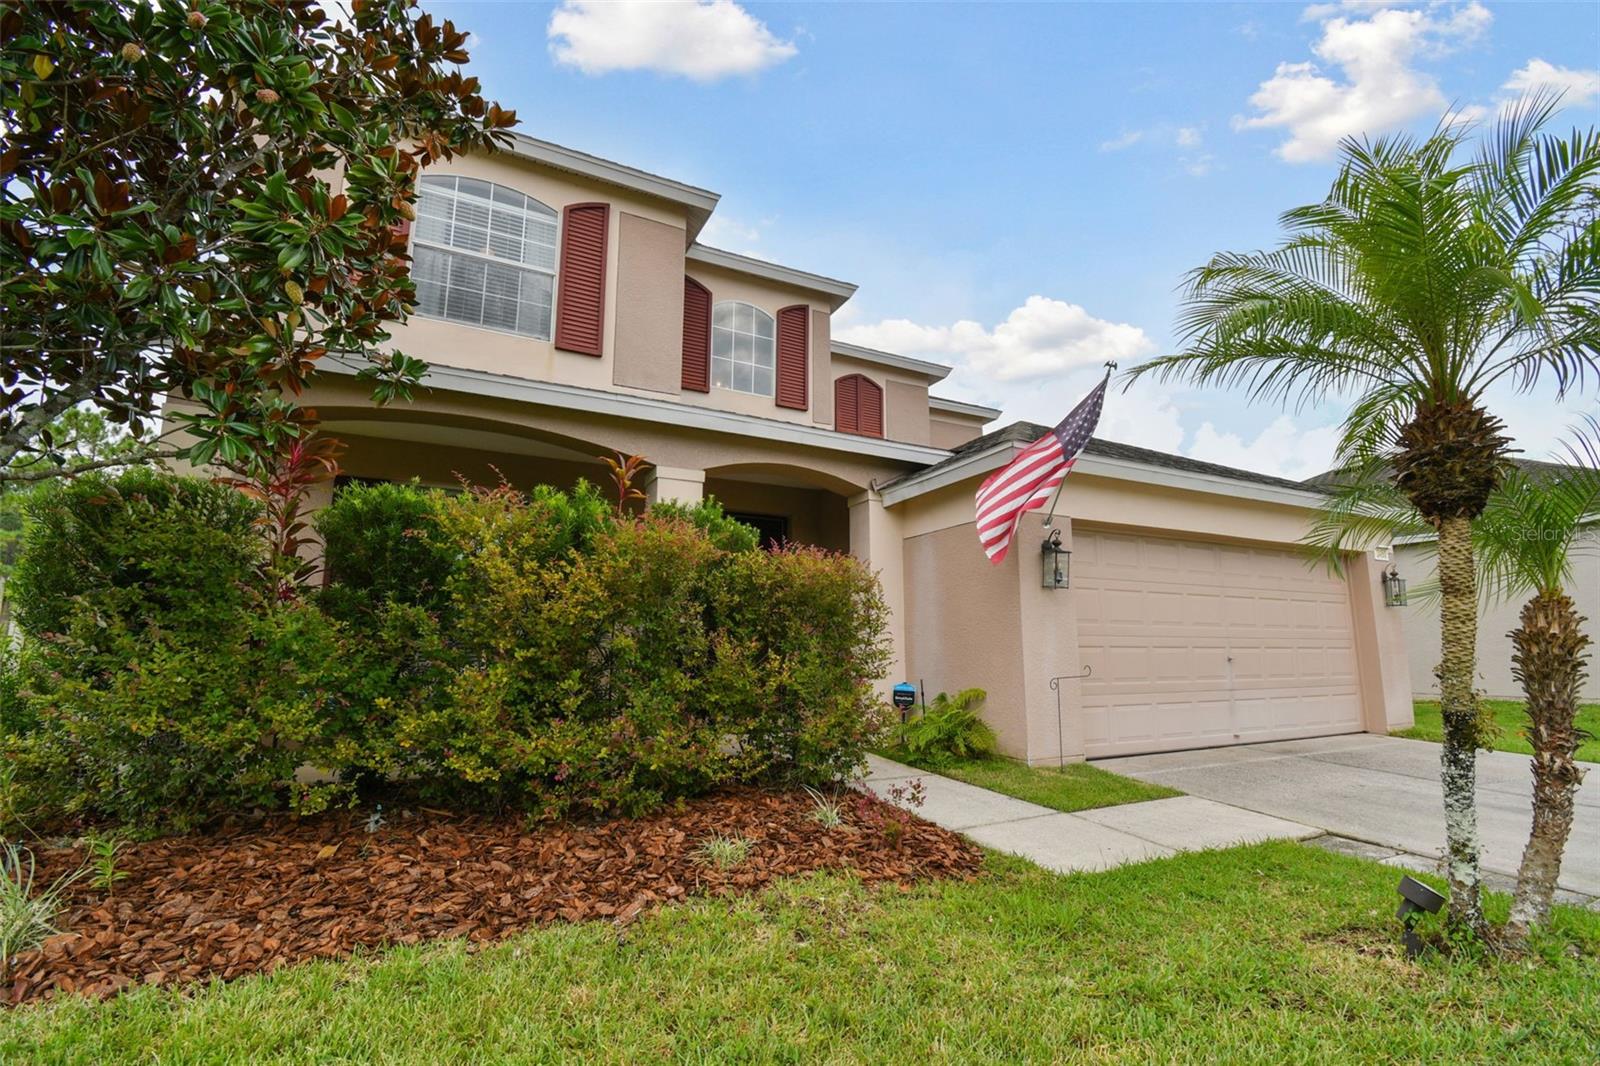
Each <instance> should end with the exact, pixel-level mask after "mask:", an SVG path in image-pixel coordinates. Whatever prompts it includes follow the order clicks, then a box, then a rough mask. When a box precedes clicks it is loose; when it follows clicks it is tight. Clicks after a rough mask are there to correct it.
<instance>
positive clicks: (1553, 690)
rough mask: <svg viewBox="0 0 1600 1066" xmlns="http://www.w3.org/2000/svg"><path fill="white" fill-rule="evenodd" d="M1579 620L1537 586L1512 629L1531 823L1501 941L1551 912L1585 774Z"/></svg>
mask: <svg viewBox="0 0 1600 1066" xmlns="http://www.w3.org/2000/svg"><path fill="white" fill-rule="evenodd" d="M1583 621H1584V620H1583V617H1582V616H1581V615H1579V614H1578V611H1577V607H1576V606H1575V605H1574V604H1573V602H1572V600H1571V598H1570V597H1568V596H1567V595H1566V594H1565V593H1563V592H1561V591H1560V590H1559V589H1556V590H1552V591H1543V592H1540V593H1539V594H1538V595H1536V596H1534V597H1533V599H1531V600H1529V601H1528V602H1527V604H1526V605H1524V606H1523V608H1522V617H1521V619H1520V623H1521V624H1520V625H1519V626H1518V627H1517V628H1516V629H1514V630H1512V631H1511V647H1512V655H1511V663H1512V667H1511V672H1512V674H1513V675H1515V677H1516V679H1517V680H1518V681H1519V682H1521V683H1522V692H1523V695H1524V696H1525V697H1526V699H1527V711H1528V719H1529V728H1528V741H1529V743H1531V744H1532V745H1533V828H1532V830H1531V831H1530V832H1529V833H1528V845H1527V847H1526V848H1524V849H1523V852H1522V868H1521V869H1520V870H1519V871H1518V872H1517V890H1516V894H1515V895H1514V896H1513V897H1512V901H1511V920H1510V922H1509V923H1507V925H1506V938H1507V939H1508V940H1509V941H1511V942H1513V943H1521V942H1522V941H1524V940H1526V939H1527V935H1528V930H1529V929H1530V928H1531V927H1533V926H1535V925H1539V924H1541V923H1543V922H1544V921H1545V919H1547V918H1548V917H1549V916H1550V904H1551V902H1552V900H1553V899H1554V898H1555V891H1556V879H1557V878H1558V877H1559V876H1560V874H1561V855H1562V852H1564V851H1565V850H1566V846H1567V837H1568V835H1569V834H1570V833H1571V832H1572V811H1573V805H1574V800H1575V798H1576V796H1577V792H1578V785H1579V784H1580V783H1581V782H1582V781H1583V771H1582V770H1580V769H1579V768H1578V763H1577V760H1576V758H1575V757H1574V756H1575V755H1576V754H1577V750H1578V741H1579V740H1580V739H1581V736H1580V734H1579V732H1578V725H1577V716H1578V690H1579V689H1580V688H1581V687H1582V685H1583V678H1584V674H1585V669H1584V660H1585V657H1586V649H1587V647H1588V645H1589V638H1588V637H1587V636H1585V635H1584V632H1583Z"/></svg>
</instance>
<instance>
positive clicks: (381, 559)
mask: <svg viewBox="0 0 1600 1066" xmlns="http://www.w3.org/2000/svg"><path fill="white" fill-rule="evenodd" d="M442 495H443V493H442V492H441V491H440V490H437V489H433V490H428V489H423V488H421V487H419V486H417V485H396V484H392V483H389V482H380V483H378V484H374V485H363V484H350V485H344V486H341V487H340V488H339V490H338V491H337V492H336V493H335V494H334V497H333V502H332V503H331V504H329V505H328V506H327V507H325V508H323V509H322V510H321V511H319V512H317V515H316V519H315V521H316V527H317V532H318V533H319V534H320V535H321V536H322V543H323V566H324V567H325V568H326V570H327V572H328V588H327V590H326V591H325V593H324V605H325V606H326V607H327V608H328V611H329V613H331V614H333V615H335V616H337V617H341V618H349V617H353V616H355V615H358V614H359V613H361V612H362V611H363V610H369V609H372V608H373V607H375V606H376V605H379V604H383V603H385V602H387V601H390V600H393V601H394V602H396V603H403V604H410V605H414V606H419V607H423V608H424V609H427V610H437V609H438V608H439V607H440V606H442V604H443V603H444V600H445V597H446V595H447V593H446V590H445V581H446V579H447V578H449V576H450V571H451V569H452V567H453V566H454V558H453V555H452V549H451V546H450V544H449V542H448V541H447V540H446V539H445V538H444V536H443V535H442V533H441V532H440V530H439V523H438V519H437V516H436V511H437V509H438V500H439V498H440V497H441V496H442Z"/></svg>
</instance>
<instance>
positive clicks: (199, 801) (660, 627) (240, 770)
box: [0, 471, 887, 828]
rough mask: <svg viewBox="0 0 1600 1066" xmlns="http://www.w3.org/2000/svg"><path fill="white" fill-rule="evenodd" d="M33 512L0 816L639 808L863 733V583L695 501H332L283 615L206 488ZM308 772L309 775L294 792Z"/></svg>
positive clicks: (223, 493)
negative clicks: (299, 775)
mask: <svg viewBox="0 0 1600 1066" xmlns="http://www.w3.org/2000/svg"><path fill="white" fill-rule="evenodd" d="M32 514H33V517H32V521H31V524H30V528H29V531H28V534H27V537H26V545H25V548H24V551H23V555H22V559H21V561H20V562H19V568H18V569H19V574H18V583H19V585H21V586H22V587H21V589H20V590H19V612H18V613H19V617H20V619H21V621H22V624H23V626H24V628H25V629H26V631H27V632H28V634H29V642H28V651H27V654H26V655H24V656H23V657H22V659H21V662H20V665H19V667H18V670H19V672H20V686H19V688H20V693H19V695H18V696H17V697H15V698H12V699H7V700H5V701H0V703H3V706H0V717H3V720H0V745H3V749H4V750H3V754H4V757H5V759H6V764H7V765H8V766H9V767H10V768H11V771H12V774H13V776H14V778H15V780H16V781H17V782H19V783H20V784H21V785H22V786H23V787H20V788H14V789H10V790H7V791H6V792H5V794H7V795H16V794H18V793H20V794H23V795H27V796H29V797H30V801H29V805H28V807H27V809H24V810H13V811H11V812H0V813H9V814H10V816H11V819H12V820H15V819H17V818H31V819H41V818H46V819H47V818H51V817H60V816H63V815H79V814H81V815H85V816H88V817H92V818H100V817H109V818H114V819H117V820H120V821H124V822H127V823H130V824H135V825H140V826H147V827H162V828H166V827H177V828H182V827H186V826H189V825H193V824H196V823H197V822H200V821H202V820H204V819H206V818H210V817H214V816H217V815H222V814H227V813H230V812H233V811H237V810H240V809H241V808H245V807H251V806H274V805H282V804H285V803H287V804H288V805H290V806H291V807H293V808H294V809H297V810H315V809H319V808H320V807H322V806H324V805H325V804H327V803H328V802H330V801H332V800H334V799H336V798H338V797H339V796H341V795H353V794H354V793H355V791H356V790H357V789H359V788H364V787H379V788H387V789H397V788H398V789H402V790H405V791H406V792H409V793H412V794H415V795H417V796H419V797H420V798H422V799H423V800H424V801H426V802H430V803H434V804H450V805H457V806H460V805H470V806H496V807H502V806H511V807H516V808H520V809H525V810H528V811H529V812H531V813H536V814H539V815H544V816H559V815H562V814H565V813H567V812H569V811H572V810H574V809H581V810H587V811H595V812H612V811H616V812H622V813H637V812H640V811H643V810H647V809H649V808H651V807H654V806H656V805H659V804H661V803H663V802H667V801H670V800H672V799H675V798H677V797H681V796H687V795H692V794H695V793H698V792H702V791H705V790H707V789H710V788H714V787H717V786H720V785H724V784H731V783H763V782H792V781H804V782H816V781H821V780H824V779H829V778H833V777H837V776H838V775H840V774H842V773H845V772H846V771H848V770H850V769H852V768H853V767H855V766H856V765H857V764H858V763H859V762H860V761H861V758H862V756H863V754H864V751H865V749H866V746H867V745H868V743H869V742H870V741H871V739H872V738H873V737H874V736H875V735H876V734H877V733H878V731H879V729H880V726H881V722H880V707H879V704H878V701H877V699H876V697H875V695H874V692H873V688H872V683H873V681H874V680H875V679H877V678H878V677H881V676H882V674H883V672H884V670H885V668H886V664H887V652H886V649H885V646H884V639H883V638H884V632H885V626H886V611H885V608H884V604H883V601H882V598H881V596H880V594H879V591H878V588H877V583H876V581H875V580H874V579H873V577H872V576H871V574H870V573H869V572H868V571H867V570H866V569H865V568H864V567H862V566H861V565H860V564H859V563H858V562H856V561H855V560H853V559H851V558H849V557H845V556H838V555H833V554H829V553H825V552H821V551H817V550H813V549H804V548H790V549H786V550H783V551H778V552H763V551H759V550H757V549H756V536H755V533H754V531H753V530H750V529H749V528H748V527H746V526H744V525H742V524H740V523H737V522H735V521H733V520H732V519H729V518H728V517H727V516H726V515H724V514H723V513H722V510H721V508H720V507H718V506H717V505H716V504H715V503H714V502H707V503H704V504H701V505H700V506H698V507H695V508H683V507H660V508H655V509H652V510H651V512H649V513H647V514H645V515H644V516H642V517H620V518H619V517H618V516H616V515H615V514H614V513H613V512H612V511H611V510H610V508H609V506H608V505H607V504H606V502H605V501H604V500H603V499H602V498H601V497H600V495H599V494H598V493H597V492H596V491H595V490H594V489H592V488H590V487H588V486H587V485H583V484H580V485H579V487H578V488H577V489H575V490H574V491H572V492H570V493H563V492H559V491H556V490H552V489H548V488H541V489H538V490H535V491H534V492H532V493H528V494H523V493H519V492H515V491H513V490H510V489H508V488H500V489H495V490H474V491H469V492H462V493H454V494H452V493H446V492H443V491H439V490H427V489H422V488H418V487H416V486H403V485H376V486H355V485H352V486H347V487H345V488H342V489H341V490H340V491H339V492H338V494H337V495H336V497H335V500H334V502H333V503H332V504H331V505H330V506H329V507H328V508H326V509H325V510H323V511H322V512H321V513H320V514H319V515H318V516H317V525H318V529H319V531H320V532H322V534H323V536H324V537H325V539H326V545H327V553H326V565H327V568H328V571H329V582H328V584H327V586H326V588H325V589H323V590H321V591H320V592H318V593H316V594H313V595H309V596H307V597H305V598H303V599H301V600H297V601H289V602H282V601H280V600H278V599H277V598H276V597H274V596H272V595H270V594H269V591H268V587H267V586H266V584H265V582H264V581H263V579H262V578H261V577H260V574H259V568H258V564H259V561H260V558H259V553H260V543H259V540H258V538H257V536H256V535H255V534H254V532H253V531H252V528H251V524H252V522H253V520H254V518H255V510H254V507H253V506H252V505H251V504H250V503H249V502H248V501H246V500H244V498H243V497H240V496H238V495H237V494H236V493H233V491H232V490H230V489H226V488H222V487H219V486H215V485H211V484H208V483H205V482H201V481H197V480H193V479H182V478H172V477H168V476H165V475H159V474H153V473H151V472H149V471H135V472H133V473H131V474H128V475H124V476H123V477H121V478H115V479H112V478H86V479H81V480H79V481H78V482H75V483H72V484H70V485H65V486H60V487H56V488H53V489H51V490H49V491H47V492H44V493H41V494H40V495H39V496H38V498H37V499H36V500H35V501H34V503H33V504H32ZM69 542H70V543H69ZM7 708H10V709H9V710H7ZM305 765H310V766H314V767H318V768H321V769H323V770H325V771H328V772H329V773H330V774H331V776H332V779H331V780H327V781H324V782H323V783H321V784H317V785H305V784H297V783H295V781H294V777H295V772H296V770H297V768H300V767H303V766H305Z"/></svg>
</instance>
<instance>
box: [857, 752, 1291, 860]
mask: <svg viewBox="0 0 1600 1066" xmlns="http://www.w3.org/2000/svg"><path fill="white" fill-rule="evenodd" d="M867 764H868V765H867V776H866V780H865V782H864V785H865V787H866V788H867V789H869V790H870V791H872V792H873V793H874V794H876V795H877V796H879V797H881V798H885V799H887V798H888V797H887V793H888V790H889V788H890V787H891V786H893V785H895V784H896V783H903V782H906V781H909V780H910V779H912V778H920V779H921V781H922V785H923V788H924V789H925V790H926V793H927V798H926V800H925V801H924V803H923V805H922V807H921V808H920V809H918V810H916V812H915V813H916V814H919V815H921V816H922V817H923V818H926V819H927V820H928V821H930V822H933V823H934V824H935V825H941V826H943V827H944V828H946V829H953V830H955V831H957V832H959V833H962V834H964V835H965V836H967V837H969V838H971V839H972V840H973V841H975V842H976V843H978V844H982V845H983V846H984V847H987V848H994V849H995V850H997V851H1005V852H1010V853H1011V854H1013V855H1020V856H1022V857H1023V858H1025V859H1029V860H1032V861H1033V862H1036V863H1038V864H1039V865H1040V866H1044V867H1046V868H1048V869H1051V870H1057V871H1060V872H1061V873H1072V872H1074V871H1078V870H1106V869H1110V868H1111V867H1113V866H1121V865H1122V864H1123V863H1128V862H1141V861H1143V860H1145V859H1159V858H1162V857H1164V856H1167V855H1175V854H1177V853H1178V852H1180V851H1202V850H1205V849H1208V848H1227V847H1232V846H1234V845H1236V844H1254V843H1257V842H1259V841H1262V840H1275V839H1291V840H1307V839H1310V838H1311V837H1316V836H1321V835H1322V830H1321V829H1317V828H1315V827H1313V826H1309V825H1301V824H1300V823H1299V822H1290V821H1285V820H1284V819H1282V818H1273V817H1271V816H1270V815H1265V814H1257V813H1256V812H1254V811H1247V810H1244V809H1243V808H1241V807H1231V806H1229V805H1228V804H1226V803H1217V802H1216V801H1215V800H1208V799H1201V798H1200V797H1198V796H1174V797H1172V798H1171V799H1159V800H1150V801H1148V802H1145V803H1129V804H1125V805H1123V806H1121V807H1101V808H1099V809H1097V810H1092V811H1079V812H1077V813H1076V814H1063V813H1062V812H1060V811H1056V810H1051V809H1050V808H1049V807H1041V806H1039V805H1038V804H1036V803H1026V802H1024V801H1022V800H1019V799H1013V798H1011V797H1010V796H1003V795H1001V794H1000V793H998V792H990V791H989V790H988V789H983V788H978V787H976V786H974V785H969V784H966V783H964V782H961V781H952V780H951V779H950V778H948V777H940V776H939V775H938V774H931V773H928V772H927V771H926V770H918V769H916V768H915V767H911V766H904V765H902V764H900V763H897V762H891V761H890V760H888V759H881V758H879V757H878V756H876V755H869V756H867Z"/></svg>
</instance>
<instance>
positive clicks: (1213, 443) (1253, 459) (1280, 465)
mask: <svg viewBox="0 0 1600 1066" xmlns="http://www.w3.org/2000/svg"><path fill="white" fill-rule="evenodd" d="M1338 442H1339V427H1338V426H1336V425H1332V426H1313V427H1310V428H1301V427H1300V425H1299V424H1297V423H1296V422H1295V420H1294V419H1293V418H1290V417H1289V416H1288V415H1279V416H1278V417H1277V418H1275V419H1273V420H1272V422H1271V423H1269V424H1268V425H1267V426H1266V428H1264V429H1263V430H1261V432H1260V433H1258V434H1256V436H1255V437H1254V439H1252V440H1249V441H1246V440H1245V439H1244V438H1243V437H1241V436H1240V435H1239V434H1237V433H1227V432H1223V431H1221V430H1219V429H1217V427H1216V426H1215V425H1213V424H1212V423H1211V422H1203V423H1201V425H1200V428H1199V429H1198V430H1196V431H1195V435H1194V440H1193V441H1191V442H1190V444H1189V446H1188V448H1186V449H1185V452H1184V454H1186V455H1188V456H1189V457H1190V458H1193V459H1201V460H1204V461H1205V462H1208V463H1220V464H1222V465H1223V466H1234V467H1238V468H1240V469H1242V470H1254V471H1257V472H1259V473H1262V474H1275V475H1277V476H1278V477H1285V478H1289V479H1290V480H1293V481H1304V480H1305V479H1306V478H1308V477H1313V476H1315V475H1317V474H1320V473H1322V472H1323V471H1324V470H1327V469H1328V468H1329V467H1331V466H1332V465H1333V450H1334V446H1335V445H1336V444H1338Z"/></svg>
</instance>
